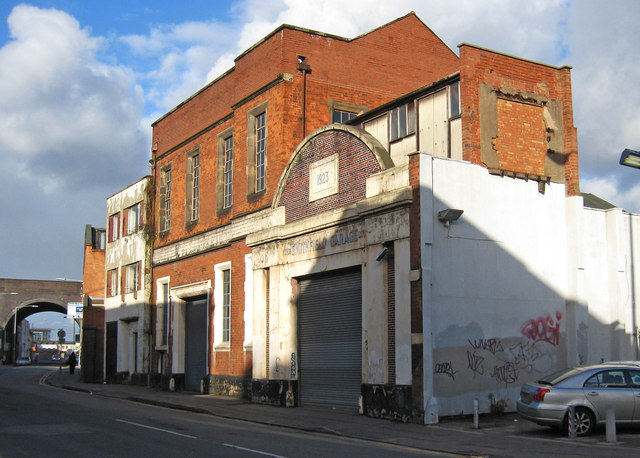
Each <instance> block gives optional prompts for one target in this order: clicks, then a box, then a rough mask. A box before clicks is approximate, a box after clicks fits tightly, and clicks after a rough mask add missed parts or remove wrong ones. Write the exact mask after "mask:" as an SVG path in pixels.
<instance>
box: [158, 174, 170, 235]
mask: <svg viewBox="0 0 640 458" xmlns="http://www.w3.org/2000/svg"><path fill="white" fill-rule="evenodd" d="M159 219H160V232H166V231H168V230H169V229H170V228H171V169H170V168H167V169H164V170H162V172H161V176H160V210H159Z"/></svg>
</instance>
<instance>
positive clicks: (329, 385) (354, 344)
mask: <svg viewBox="0 0 640 458" xmlns="http://www.w3.org/2000/svg"><path fill="white" fill-rule="evenodd" d="M298 286H299V288H298V351H299V361H298V368H299V369H298V371H299V381H300V390H299V393H300V404H301V405H303V406H308V405H318V406H331V407H338V408H352V407H356V408H357V407H358V399H359V396H360V394H361V383H362V274H361V271H360V268H358V269H357V270H348V271H338V272H333V273H330V274H323V275H318V276H314V277H311V278H307V279H303V280H300V281H299V283H298Z"/></svg>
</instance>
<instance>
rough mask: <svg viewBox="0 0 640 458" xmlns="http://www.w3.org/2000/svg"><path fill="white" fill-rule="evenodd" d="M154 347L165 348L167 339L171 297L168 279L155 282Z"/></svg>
mask: <svg viewBox="0 0 640 458" xmlns="http://www.w3.org/2000/svg"><path fill="white" fill-rule="evenodd" d="M156 286H157V288H156V345H157V346H159V347H162V346H166V345H167V342H168V339H169V316H170V308H171V297H170V292H169V277H165V278H160V279H158V280H157V281H156Z"/></svg>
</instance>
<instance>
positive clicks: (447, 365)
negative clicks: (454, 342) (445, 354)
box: [435, 361, 456, 380]
mask: <svg viewBox="0 0 640 458" xmlns="http://www.w3.org/2000/svg"><path fill="white" fill-rule="evenodd" d="M435 373H436V374H445V375H447V376H449V377H451V379H453V380H455V379H456V377H455V375H456V372H455V371H454V370H453V365H452V364H451V361H445V362H442V363H437V364H436V369H435Z"/></svg>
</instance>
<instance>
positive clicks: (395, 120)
mask: <svg viewBox="0 0 640 458" xmlns="http://www.w3.org/2000/svg"><path fill="white" fill-rule="evenodd" d="M415 131H416V110H415V105H414V104H413V102H411V103H407V104H405V105H401V106H399V107H397V108H394V109H393V110H391V114H390V120H389V141H394V140H398V139H400V138H403V137H406V136H407V135H410V134H413V133H414V132H415Z"/></svg>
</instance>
